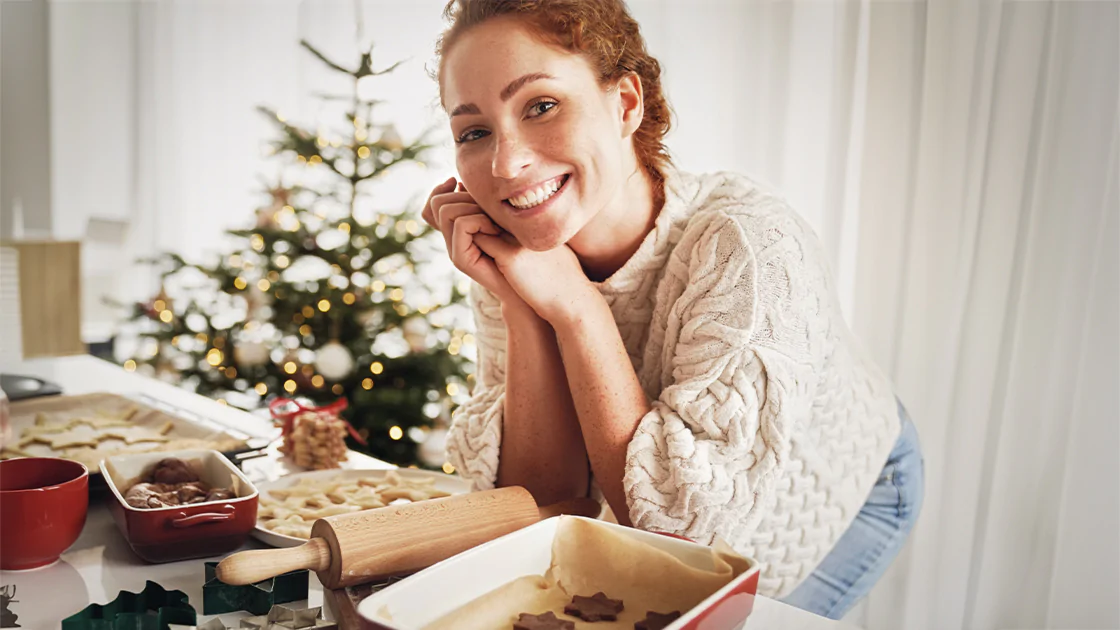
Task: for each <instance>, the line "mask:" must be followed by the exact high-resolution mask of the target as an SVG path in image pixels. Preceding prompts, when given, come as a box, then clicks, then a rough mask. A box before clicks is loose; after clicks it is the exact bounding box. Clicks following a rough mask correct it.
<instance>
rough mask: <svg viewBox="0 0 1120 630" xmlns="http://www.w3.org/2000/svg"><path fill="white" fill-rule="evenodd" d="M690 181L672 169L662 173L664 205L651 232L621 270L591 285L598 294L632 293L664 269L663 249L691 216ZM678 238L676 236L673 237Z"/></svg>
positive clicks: (665, 252)
mask: <svg viewBox="0 0 1120 630" xmlns="http://www.w3.org/2000/svg"><path fill="white" fill-rule="evenodd" d="M690 179H691V178H689V177H688V176H687V175H685V174H684V173H681V172H680V171H678V170H677V169H676V168H674V167H668V168H667V169H666V173H665V203H664V205H662V207H661V212H659V213H658V215H657V219H656V220H655V221H654V224H653V229H652V230H650V231H649V234H646V236H645V238H644V239H642V243H641V245H639V246H638V250H637V251H636V252H634V255H633V256H631V257H630V259H629V260H627V261H626V263H625V264H624V265H622V267H621V268H620V269H619V270H618V271H616V272H614V273H613V274H611V276H610V277H609V278H607V279H606V280H604V281H602V282H593V283H592V284H594V285H595V287H596V288H598V289H599V292H600V293H604V294H617V293H627V292H630V291H633V290H634V289H635V288H637V287H638V286H640V285H641V283H642V280H643V279H644V278H645V277H646V276H647V274H648V273H650V272H651V271H655V270H657V269H660V268H662V267H664V266H665V262H666V259H667V258H668V256H669V253H670V251H671V250H672V248H671V247H666V245H667V244H669V243H670V242H671V241H672V240H673V239H674V232H675V231H679V228H680V226H681V224H682V220H684V219H687V218H688V216H689V214H691V212H690V210H691V208H690V205H691V202H692V200H693V197H694V196H695V195H694V194H689V192H690V189H691V188H692V186H689V185H688V184H689V180H690ZM691 192H693V193H694V192H695V191H691ZM675 238H679V234H678V235H677V236H676V237H675Z"/></svg>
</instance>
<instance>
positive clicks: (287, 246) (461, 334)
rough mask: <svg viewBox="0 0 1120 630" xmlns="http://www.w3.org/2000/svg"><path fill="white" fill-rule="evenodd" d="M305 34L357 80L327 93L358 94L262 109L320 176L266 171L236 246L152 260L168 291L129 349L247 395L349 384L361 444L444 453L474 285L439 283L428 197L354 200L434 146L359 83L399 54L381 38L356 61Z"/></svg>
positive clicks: (150, 368) (224, 394)
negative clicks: (267, 178) (324, 105)
mask: <svg viewBox="0 0 1120 630" xmlns="http://www.w3.org/2000/svg"><path fill="white" fill-rule="evenodd" d="M301 45H302V46H303V47H304V48H306V49H307V50H308V51H309V52H310V53H311V54H313V55H314V56H315V57H316V58H317V59H318V60H320V61H322V62H323V64H324V65H325V66H326V67H327V68H329V69H330V70H331V71H333V72H337V73H341V74H343V75H346V77H347V78H348V79H349V80H350V81H349V83H351V84H352V85H353V91H352V93H351V94H348V95H344V96H341V97H340V96H334V95H326V96H320V98H325V99H331V100H334V101H336V102H337V101H339V99H344V100H343V102H344V103H346V104H347V105H348V110H347V111H346V113H345V117H346V123H345V127H344V128H343V131H342V132H328V131H319V132H317V133H316V132H312V131H309V130H308V129H306V128H304V127H301V126H300V125H298V124H296V123H295V122H291V121H288V120H287V119H285V118H284V117H283V116H282V115H280V114H279V113H277V112H276V111H274V110H272V109H270V108H267V107H261V108H259V109H260V111H261V112H262V113H263V114H264V115H266V116H268V118H269V119H270V120H272V121H273V122H274V123H275V126H276V128H277V131H278V134H277V138H276V140H275V141H274V143H273V145H272V146H273V149H274V155H275V156H277V159H284V160H287V161H288V162H289V163H290V168H298V169H303V171H304V173H306V172H308V171H312V172H318V173H321V174H322V175H321V177H319V178H318V179H315V183H314V185H295V184H285V183H284V181H283V180H282V179H281V181H278V182H272V183H269V184H267V185H266V186H265V189H266V192H267V196H268V199H269V201H268V203H267V204H266V205H264V206H263V207H262V208H260V209H258V210H257V214H256V221H255V225H253V226H252V227H251V228H249V229H233V230H229V231H228V235H229V236H230V238H231V242H232V243H234V246H233V247H232V248H231V249H230V250H228V251H227V252H226V253H225V254H223V255H221V256H220V257H218V259H217V260H215V261H212V262H202V263H200V262H196V261H189V260H187V259H186V258H185V257H183V256H181V255H179V254H175V253H168V254H164V255H162V256H161V257H159V258H158V259H156V260H151V261H149V262H153V263H156V264H158V265H160V266H161V277H162V279H163V282H162V283H161V288H160V292H159V294H158V295H157V296H155V297H154V298H153V299H151V300H149V301H147V302H144V303H140V304H136V305H135V306H134V309H133V312H132V313H131V317H130V322H131V323H132V324H134V325H133V328H134V329H135V330H136V331H137V334H138V336H139V340H140V343H138V344H137V349H136V352H135V353H133V354H131V356H129V357H128V358H127V360H125V361H124V362H123V363H124V366H125V369H129V370H137V369H139V370H142V371H146V372H149V373H153V374H155V375H157V376H159V377H161V378H164V379H166V380H170V381H174V382H177V383H182V384H184V385H185V386H188V387H193V388H194V389H195V390H196V391H197V392H199V393H201V394H205V395H208V396H211V397H214V398H217V399H219V401H221V402H225V403H227V404H234V405H237V406H240V407H244V408H257V409H259V408H263V407H264V406H265V404H266V403H267V402H268V401H270V400H272V399H274V398H275V397H278V396H282V397H297V396H298V397H303V398H306V399H309V400H310V401H312V402H314V403H318V404H326V403H329V402H332V401H334V400H337V399H338V398H339V397H346V398H347V399H348V401H349V406H348V409H347V410H346V411H345V412H344V413H343V417H344V418H346V419H347V420H348V421H350V423H351V424H352V425H354V427H355V428H356V429H357V431H358V433H359V434H360V435H361V436H362V437H363V438H365V439H366V440H367V441H368V446H366V447H362V446H360V445H359V444H358V443H356V442H355V443H352V444H350V446H351V448H357V449H360V450H364V451H366V452H368V453H370V454H371V455H373V456H374V457H378V458H381V459H384V460H387V461H390V462H393V463H397V464H401V465H411V464H415V463H422V464H427V465H429V466H439V465H441V464H443V462H442V461H432V459H433V458H432V457H428V458H425V460H421V459H419V458H418V457H417V445H418V444H419V443H422V442H424V441H425V440H426V439H427V438H428V435H429V432H428V429H429V428H430V427H432V426H433V425H435V424H438V423H439V422H441V421H443V422H446V419H447V417H448V416H449V414H450V411H451V407H452V406H453V405H454V403H455V402H456V400H461V399H462V397H463V396H465V395H466V392H467V389H468V388H469V385H470V382H471V380H472V375H471V372H472V370H473V364H472V363H471V362H470V361H468V360H467V359H466V358H465V357H464V356H463V353H464V351H469V350H470V346H471V345H472V343H473V341H472V338H471V335H470V334H468V333H467V332H466V330H465V325H464V326H463V327H458V326H457V324H459V323H461V322H465V321H468V320H465V319H464V317H463V314H464V313H463V311H464V310H465V309H464V307H463V306H462V301H463V297H464V291H466V287H467V285H466V284H465V283H464V280H463V279H462V278H461V277H460V278H452V277H451V275H450V274H451V273H452V272H451V271H450V270H446V271H444V272H443V274H444V275H443V278H442V279H443V280H444V282H442V283H438V282H437V283H434V284H436V285H438V284H442V285H443V287H442V289H441V288H440V286H433V283H432V282H431V281H430V279H429V280H425V279H423V277H422V274H420V273H419V272H420V271H421V267H423V266H425V265H427V264H430V263H431V262H432V261H435V260H439V259H440V257H439V256H433V255H432V254H433V252H435V253H441V252H439V250H441V249H442V247H443V244H442V240H441V239H439V238H438V237H436V238H429V236H430V235H429V231H430V228H428V227H427V226H426V225H424V224H423V222H421V221H419V220H418V218H416V213H417V211H418V210H419V209H418V208H412V210H411V213H409V212H403V211H402V212H398V213H396V214H393V213H389V212H382V213H379V214H377V215H376V216H375V217H374V218H373V219H372V220H371V219H369V218H368V217H367V218H366V219H365V220H360V219H359V217H358V216H357V214H356V213H355V208H356V206H357V204H358V203H359V201H361V200H362V198H363V196H366V197H368V196H369V195H371V194H372V192H371V190H370V186H369V185H370V184H371V183H372V181H373V180H374V179H375V178H379V179H381V180H385V179H386V178H387V177H389V178H391V174H387V173H386V171H389V170H390V169H393V168H394V167H397V166H398V165H400V164H403V163H407V162H414V163H416V162H419V163H422V162H421V160H422V158H423V156H424V153H425V151H427V150H429V149H430V148H431V146H430V145H428V144H425V143H424V142H423V137H421V139H420V140H417V141H416V142H413V143H411V144H406V143H405V142H404V141H403V140H402V139H401V137H400V134H399V133H398V132H397V131H396V130H395V128H394V126H393V125H391V124H374V123H373V122H372V121H373V112H374V109H375V107H376V105H377V103H378V101H377V100H373V99H363V98H359V91H358V83H359V81H360V80H362V79H363V78H365V77H371V76H377V75H381V74H385V73H388V72H391V71H392V70H393V69H395V68H396V67H397V65H399V64H393V65H392V66H390V67H388V68H385V69H383V70H374V69H373V68H374V66H373V48H372V46H371V47H370V48H369V49H368V50H367V51H366V52H363V53H362V54H361V55H360V58H359V60H358V63H357V64H356V66H355V67H353V68H347V67H345V66H343V65H342V64H339V63H336V62H335V61H332V60H330V59H328V58H327V57H326V56H324V55H323V54H322V53H320V52H319V51H318V50H316V49H315V48H314V47H312V46H311V45H310V44H308V43H307V42H306V41H304V42H301ZM425 135H426V134H425ZM375 136H376V137H375ZM304 179H306V178H304ZM313 179H314V178H313ZM442 258H443V259H446V255H445V254H444V255H442ZM449 278H450V279H452V280H454V281H451V280H449ZM171 287H174V289H172V288H171ZM441 293H442V294H441ZM456 309H457V310H456ZM440 450H441V449H440ZM444 468H445V470H448V469H449V466H448V465H444ZM448 471H449V472H450V470H448Z"/></svg>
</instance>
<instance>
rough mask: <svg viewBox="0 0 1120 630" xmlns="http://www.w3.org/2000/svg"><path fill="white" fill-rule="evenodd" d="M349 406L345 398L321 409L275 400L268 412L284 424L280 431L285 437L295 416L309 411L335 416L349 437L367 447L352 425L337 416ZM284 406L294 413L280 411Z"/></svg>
mask: <svg viewBox="0 0 1120 630" xmlns="http://www.w3.org/2000/svg"><path fill="white" fill-rule="evenodd" d="M349 404H350V402H349V401H348V400H346V399H345V398H339V399H338V400H336V401H334V402H333V403H331V404H329V405H324V406H322V407H305V406H304V405H303V404H301V403H300V402H299V401H297V400H294V399H292V398H277V399H275V400H273V401H272V402H270V403H268V410H269V411H270V412H272V417H273V418H275V419H277V420H280V421H282V422H283V423H284V428H283V429H282V430H281V435H283V436H285V437H287V435H288V434H289V433H291V432H292V425H293V424H294V423H295V419H296V416H298V415H299V414H301V413H304V412H305V411H309V412H311V413H314V414H328V415H332V416H335V418H337V419H338V421H339V422H341V423H342V424H345V425H346V431H347V432H349V433H350V437H352V438H354V440H355V441H357V442H358V443H359V444H361V445H362V446H368V445H367V444H366V441H365V440H364V439H362V436H361V435H358V432H357V430H355V429H354V425H352V424H350V423H349V422H347V421H346V420H344V419H343V418H342V416H340V415H339V414H340V413H342V410H343V409H346V407H347V406H348V405H349ZM284 405H294V406H295V408H296V409H295V411H286V412H285V411H280V410H279V409H280V407H282V406H284Z"/></svg>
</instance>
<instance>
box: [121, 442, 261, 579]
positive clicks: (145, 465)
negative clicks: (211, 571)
mask: <svg viewBox="0 0 1120 630" xmlns="http://www.w3.org/2000/svg"><path fill="white" fill-rule="evenodd" d="M168 457H174V458H177V459H181V460H183V461H184V462H186V463H187V465H188V466H190V467H191V468H192V469H194V471H195V472H196V473H198V475H199V478H200V479H201V480H202V481H204V482H206V483H207V484H209V485H210V486H211V487H213V488H218V487H222V488H232V489H233V492H234V494H235V495H236V497H235V498H233V499H230V500H227V501H210V502H205V503H195V504H192V505H176V506H170V507H162V508H151V509H140V508H135V507H132V506H131V505H129V504H128V503H126V502H125V500H124V495H125V494H126V493H127V492H128V489H129V488H130V487H132V485H133V484H136V483H139V482H140V481H141V480H142V478H143V476H144V474H145V473H147V472H148V471H150V470H151V469H152V468H153V467H154V466H155V465H156V464H157V463H158V462H159V461H160V460H162V459H165V458H168ZM101 474H102V475H103V476H104V478H105V481H106V484H107V485H108V487H109V489H110V491H111V492H112V493H113V497H114V498H113V500H112V501H111V502H110V503H109V511H110V512H112V514H113V520H115V521H116V522H117V527H119V528H120V530H121V533H122V534H124V537H125V539H126V540H127V541H128V544H129V546H131V547H132V550H133V551H134V552H136V555H138V556H140V557H141V558H143V559H144V560H147V561H148V562H174V561H176V560H186V559H189V558H206V557H210V556H216V555H220V554H223V553H227V552H229V551H233V550H234V549H237V548H238V547H240V546H241V545H242V544H244V543H245V540H246V539H247V538H248V537H249V533H250V532H251V531H252V530H253V527H254V526H255V525H256V522H257V489H256V487H254V486H253V484H252V483H251V482H250V481H249V479H248V478H247V477H245V475H244V473H242V472H241V471H240V470H238V469H237V467H236V466H234V465H233V464H232V463H231V462H230V461H229V460H228V459H226V458H225V457H224V456H223V455H222V454H221V453H219V452H218V451H213V450H203V449H199V450H189V451H172V452H165V453H139V454H135V455H118V456H115V457H108V458H106V459H103V460H102V461H101Z"/></svg>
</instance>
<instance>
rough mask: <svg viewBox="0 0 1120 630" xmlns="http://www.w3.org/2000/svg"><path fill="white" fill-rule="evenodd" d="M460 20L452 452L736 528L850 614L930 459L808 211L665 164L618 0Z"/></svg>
mask: <svg viewBox="0 0 1120 630" xmlns="http://www.w3.org/2000/svg"><path fill="white" fill-rule="evenodd" d="M446 17H447V18H448V20H449V22H450V27H449V28H448V30H447V31H446V32H445V33H444V34H443V36H442V37H441V40H440V43H439V45H438V47H437V51H438V53H439V55H440V66H439V75H438V79H439V85H440V91H441V99H442V103H443V106H444V108H445V109H446V111H447V112H448V114H449V117H450V124H451V131H452V135H453V137H454V139H455V143H456V145H455V147H456V161H457V167H458V171H459V178H460V180H461V182H457V180H456V179H455V178H451V179H448V180H447V181H446V182H444V183H443V184H441V185H440V186H437V187H436V188H435V189H434V190H433V191H432V195H431V197H430V198H429V200H428V204H427V206H426V207H425V209H424V218H425V220H426V221H428V223H429V224H431V225H432V226H433V227H435V228H437V229H439V230H440V232H441V233H442V234H443V236H444V238H445V239H446V242H447V247H448V252H449V255H450V257H451V259H452V261H453V262H454V264H455V265H456V266H457V267H458V268H459V269H460V270H462V271H463V272H464V273H466V274H467V275H468V276H470V277H471V278H472V279H473V280H474V281H475V284H474V287H473V289H472V294H471V295H472V305H473V307H474V311H475V316H476V320H477V326H478V335H477V336H478V340H479V372H478V382H477V385H476V387H475V390H474V391H473V393H472V396H471V399H470V400H469V401H468V402H467V403H466V404H464V405H463V406H462V408H461V409H460V410H459V412H458V413H457V415H456V417H455V420H454V422H453V425H452V427H451V433H450V437H449V447H448V449H449V456H450V458H451V462H452V463H453V464H454V465H455V467H456V468H457V469H458V470H459V472H460V473H461V474H462V475H463V476H464V477H466V478H469V479H471V480H472V482H473V484H474V486H475V487H476V488H478V489H483V488H490V487H493V486H508V485H520V486H524V487H525V488H527V489H529V491H530V492H532V494H533V495H534V497H535V498H536V499H537V501H538V502H539V503H541V504H547V503H551V502H555V501H559V500H562V499H566V498H570V497H574V496H585V495H587V494H588V493H589V492H592V491H596V490H601V494H602V497H604V498H605V500H606V502H607V504H608V505H609V507H610V508H611V510H612V511H613V513H614V515H615V517H616V518H617V519H618V521H619V522H620V523H622V524H624V525H632V526H634V527H639V528H642V529H648V530H658V531H667V532H671V533H675V534H679V535H682V536H686V537H688V538H691V539H693V540H696V541H699V542H702V543H711V542H712V540H714V538H715V537H720V538H722V539H724V540H726V541H728V542H729V543H730V544H732V545H733V546H734V547H735V548H736V549H737V550H738V551H739V552H741V553H743V554H745V555H748V556H751V557H753V558H755V559H757V560H759V561H760V562H761V564H762V579H761V581H760V586H759V589H760V592H761V593H762V594H764V595H768V596H771V597H779V598H784V599H785V601H787V602H790V603H792V604H794V605H797V606H800V607H803V608H806V609H809V610H812V611H815V612H817V613H819V614H822V615H826V616H830V617H834V618H839V617H841V616H842V615H843V614H844V612H845V611H847V610H848V609H849V608H850V607H851V606H852V605H854V604H855V602H856V601H858V600H859V599H860V598H861V597H862V596H863V595H865V594H866V593H867V592H868V591H869V590H870V589H871V587H872V586H873V585H874V583H875V581H876V580H877V579H878V578H879V577H880V576H881V575H882V573H883V572H884V571H885V569H886V567H887V566H888V564H889V563H890V561H891V560H892V559H893V558H894V556H895V555H896V554H897V553H898V550H899V548H900V547H901V545H902V543H903V542H904V540H905V538H906V536H907V534H908V533H909V531H910V528H911V526H912V525H913V522H914V519H915V518H916V516H917V513H918V509H919V507H920V504H921V492H922V466H921V455H920V452H919V449H918V441H917V435H916V433H915V431H914V428H913V425H912V424H911V423H910V422H909V420H908V419H907V418H906V415H905V412H904V410H903V409H902V406H901V405H900V404H898V402H897V401H896V399H895V397H894V394H893V393H892V386H891V383H890V382H889V380H888V379H887V378H886V376H885V375H884V374H883V372H882V371H881V370H880V369H879V368H878V367H876V366H875V365H874V364H873V363H872V362H871V360H870V359H869V358H868V357H867V355H866V354H865V353H864V351H863V350H862V349H861V348H860V346H859V344H858V343H857V341H856V340H855V339H854V338H853V336H852V334H851V333H850V332H849V330H848V328H847V326H846V325H845V323H844V322H843V320H842V317H841V313H840V308H839V304H838V301H837V298H836V293H835V289H834V286H833V283H832V280H831V278H830V276H829V272H828V270H827V263H826V259H825V256H824V253H823V251H822V249H821V246H820V244H819V242H818V241H817V239H816V237H815V236H814V234H813V232H812V230H811V229H810V228H809V226H808V225H807V224H806V223H805V221H804V220H802V219H801V218H800V217H799V216H798V215H797V214H795V213H794V212H793V211H792V210H790V209H789V208H788V206H787V205H786V204H785V202H784V201H783V200H782V199H781V198H779V197H778V196H776V195H774V194H772V193H770V192H767V191H765V190H763V189H762V188H761V187H759V186H758V185H757V184H755V183H754V182H752V181H751V180H749V179H747V178H745V177H742V176H739V175H734V174H728V173H720V174H716V175H703V176H695V175H690V174H686V173H682V172H679V171H677V170H676V169H675V168H674V167H673V166H672V163H671V162H670V159H669V157H668V155H667V153H666V150H665V147H664V145H663V144H662V140H663V137H664V135H665V133H666V132H667V131H668V129H669V107H668V103H667V102H666V100H665V96H664V95H663V93H662V89H661V83H660V67H659V65H658V63H657V61H656V60H655V59H654V58H653V57H651V56H650V55H649V54H648V53H647V52H646V47H645V43H644V41H643V39H642V36H641V34H640V32H639V29H638V24H637V23H636V22H635V21H634V19H633V18H632V17H631V16H630V15H629V14H628V12H627V10H626V7H625V5H624V4H623V3H622V2H621V0H519V1H516V2H512V1H511V2H494V1H493V0H453V1H452V2H451V3H450V4H449V5H448V7H447V10H446ZM592 481H593V482H594V485H595V486H597V488H593V484H592Z"/></svg>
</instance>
